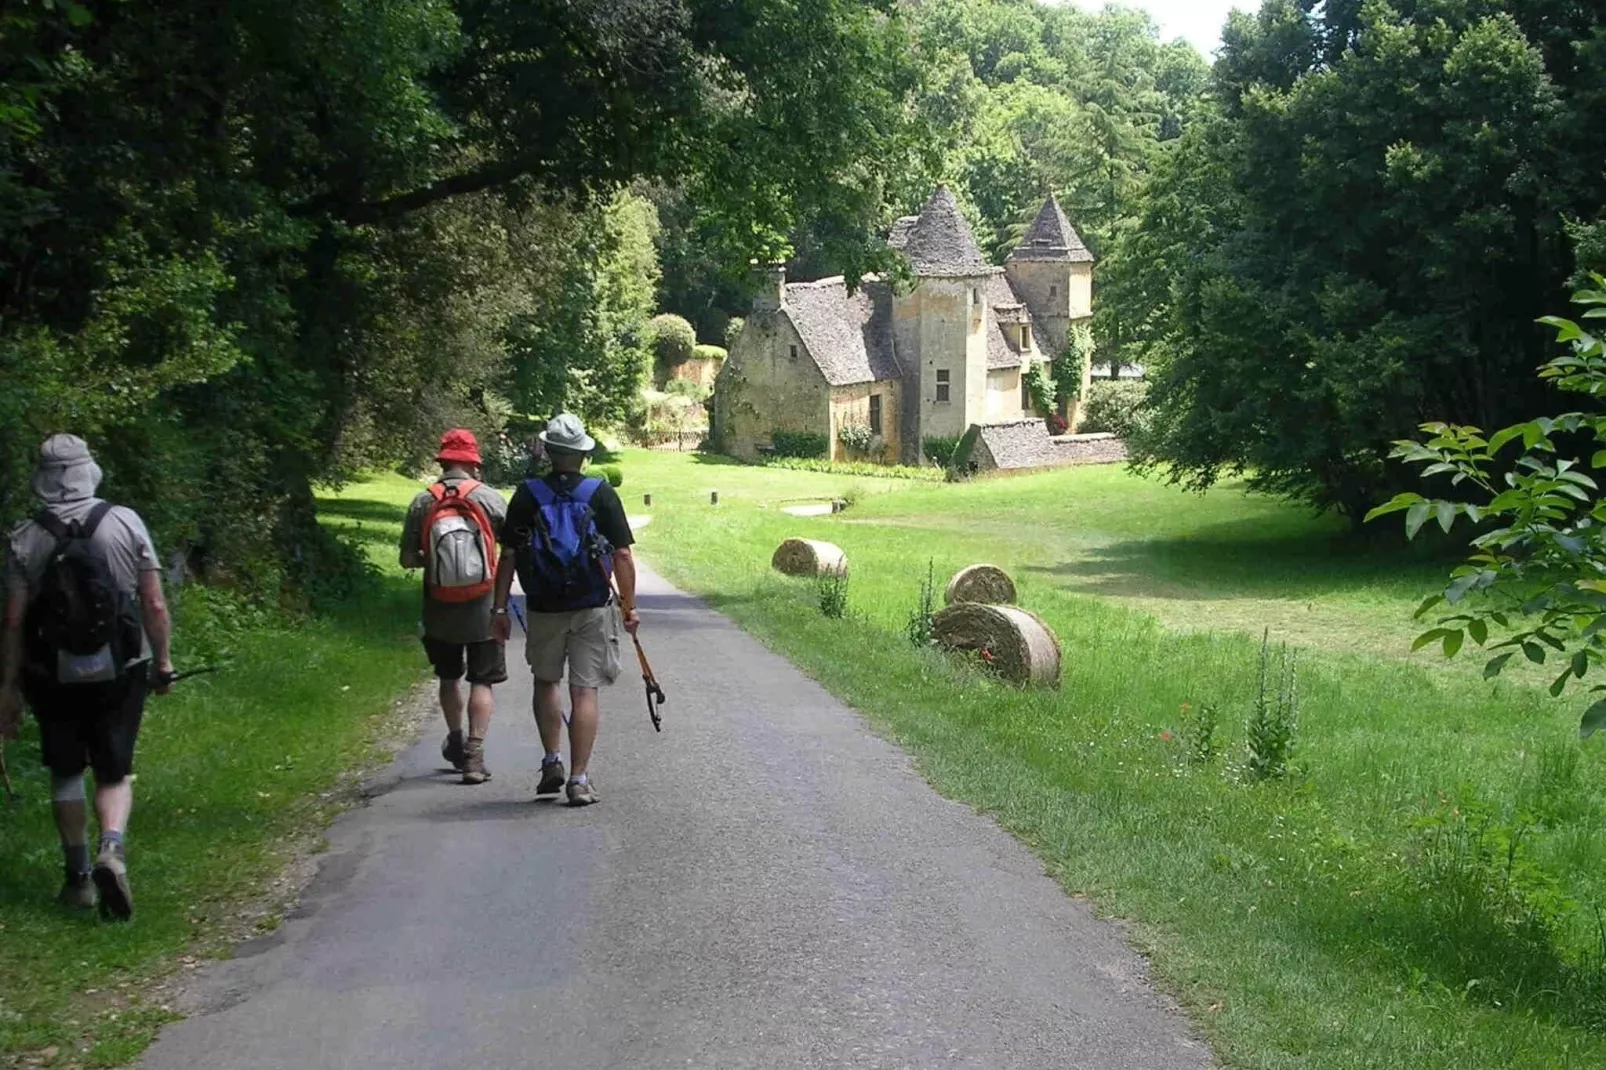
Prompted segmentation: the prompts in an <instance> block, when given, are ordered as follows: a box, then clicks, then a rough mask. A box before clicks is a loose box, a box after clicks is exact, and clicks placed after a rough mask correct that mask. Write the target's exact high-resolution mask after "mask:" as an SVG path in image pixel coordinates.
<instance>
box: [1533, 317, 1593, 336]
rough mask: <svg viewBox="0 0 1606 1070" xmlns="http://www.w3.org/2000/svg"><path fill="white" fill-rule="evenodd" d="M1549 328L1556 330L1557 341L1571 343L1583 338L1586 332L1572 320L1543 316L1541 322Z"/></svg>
mask: <svg viewBox="0 0 1606 1070" xmlns="http://www.w3.org/2000/svg"><path fill="white" fill-rule="evenodd" d="M1539 322H1540V323H1543V324H1545V325H1547V326H1550V327H1554V328H1556V341H1558V342H1571V341H1572V340H1573V339H1575V338H1581V337H1583V334H1584V332H1583V331H1581V330H1580V329H1579V327H1578V324H1576V323H1574V322H1573V321H1572V320H1568V319H1563V318H1562V317H1560V316H1543V317H1541V318H1540V320H1539Z"/></svg>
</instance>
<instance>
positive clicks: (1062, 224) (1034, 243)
mask: <svg viewBox="0 0 1606 1070" xmlns="http://www.w3.org/2000/svg"><path fill="white" fill-rule="evenodd" d="M1009 258H1010V259H1011V260H1061V261H1065V262H1068V263H1072V264H1091V263H1092V262H1093V254H1092V253H1090V252H1088V251H1087V246H1086V245H1083V244H1082V236H1081V235H1080V234H1078V233H1076V228H1075V227H1073V226H1071V221H1070V220H1069V219H1067V218H1065V211H1064V209H1062V208H1061V207H1060V202H1059V198H1058V197H1056V196H1054V194H1052V193H1050V194H1049V195H1048V200H1046V201H1044V202H1043V207H1042V208H1041V209H1040V210H1039V211H1038V213H1037V218H1036V219H1035V220H1033V221H1032V225H1031V226H1030V227H1029V228H1027V231H1026V236H1025V237H1023V238H1022V239H1021V243H1020V245H1019V246H1017V247H1016V248H1015V251H1014V252H1012V253H1010V254H1009Z"/></svg>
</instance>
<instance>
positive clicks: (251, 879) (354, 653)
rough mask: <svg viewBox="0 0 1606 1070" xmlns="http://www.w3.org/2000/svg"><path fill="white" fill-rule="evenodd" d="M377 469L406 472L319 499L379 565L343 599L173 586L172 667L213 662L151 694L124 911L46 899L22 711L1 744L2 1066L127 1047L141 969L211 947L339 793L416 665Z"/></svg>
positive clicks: (139, 1031) (158, 1013) (102, 1060)
mask: <svg viewBox="0 0 1606 1070" xmlns="http://www.w3.org/2000/svg"><path fill="white" fill-rule="evenodd" d="M378 487H388V488H390V489H391V491H392V492H393V496H394V495H395V494H397V493H401V492H404V491H405V490H406V484H405V481H402V480H390V481H386V482H383V483H381V484H377V485H366V486H365V487H363V488H359V489H356V490H354V491H352V492H348V493H347V494H346V495H337V496H331V497H330V498H328V499H326V501H325V503H324V504H325V513H326V520H327V522H329V523H332V524H335V525H338V526H340V527H343V528H346V529H348V530H350V531H351V532H352V533H353V534H355V535H357V536H358V537H359V538H360V539H361V540H363V542H364V545H365V547H366V548H367V549H369V550H370V552H371V553H372V555H373V558H374V560H375V561H376V562H377V563H378V564H380V565H381V566H382V567H383V568H384V569H385V571H384V572H383V574H382V575H381V576H380V577H379V578H378V579H376V581H375V582H374V583H372V584H371V585H369V586H368V587H366V588H365V589H364V591H363V593H362V595H361V596H360V597H358V598H356V599H354V600H353V601H352V603H351V604H350V605H349V606H348V607H347V608H345V609H344V610H342V611H340V612H338V613H334V614H330V615H325V616H318V617H312V618H301V619H298V620H296V621H295V622H294V623H291V622H289V621H287V620H286V619H284V618H282V617H279V616H277V615H275V614H269V613H249V612H242V611H241V610H240V608H239V607H238V606H236V605H232V604H230V603H228V602H226V601H225V600H222V599H219V598H216V597H213V596H209V595H208V592H205V591H199V590H195V589H188V590H185V591H182V592H180V593H178V594H177V595H176V616H177V625H176V633H175V642H174V646H175V660H176V662H177V663H178V665H179V667H180V668H181V669H182V668H185V667H192V668H193V667H196V666H197V665H200V664H204V663H217V664H220V665H221V666H222V667H223V671H222V672H220V673H219V674H217V675H215V676H208V677H198V678H196V679H194V680H190V681H185V682H183V683H181V684H179V685H178V686H177V687H175V689H174V691H173V693H172V694H171V695H169V696H166V697H164V698H154V699H152V700H151V702H150V703H149V705H148V706H147V711H146V720H145V728H144V731H143V733H142V735H141V737H140V746H139V751H138V755H137V769H138V774H137V781H136V785H135V806H134V816H133V820H132V822H131V824H130V829H129V837H128V851H129V865H130V877H131V880H132V883H133V888H134V897H135V919H134V922H133V923H132V924H129V925H116V924H103V923H101V922H99V921H97V920H94V919H85V918H80V917H74V916H70V915H66V914H64V913H63V912H61V911H60V910H58V909H57V908H56V907H55V905H54V903H53V902H52V901H51V899H52V896H54V894H55V892H56V889H57V888H58V887H59V885H60V881H61V856H60V853H59V851H58V848H57V845H56V834H55V830H54V825H53V824H52V822H51V817H50V803H49V798H50V791H49V777H48V774H47V773H46V772H45V770H43V769H42V768H40V766H39V763H38V746H37V737H36V735H35V733H34V728H33V725H32V722H31V720H30V722H29V726H28V728H27V730H26V734H25V735H24V738H23V739H22V740H21V741H20V742H17V743H12V744H10V745H8V747H7V751H6V756H7V759H8V763H9V765H10V767H11V773H12V777H13V779H14V780H15V781H16V786H17V792H18V796H19V798H18V802H17V805H16V806H15V807H14V808H13V809H10V810H4V809H0V1065H6V1064H7V1063H8V1062H12V1063H17V1064H18V1065H40V1064H41V1062H42V1063H43V1065H50V1066H58V1067H67V1066H106V1065H115V1064H118V1063H121V1062H125V1061H127V1060H129V1059H131V1058H133V1057H134V1056H135V1055H137V1054H138V1053H139V1052H140V1051H141V1050H143V1048H144V1047H145V1045H146V1044H147V1043H148V1042H149V1040H150V1038H151V1037H152V1036H153V1035H154V1033H155V1030H156V1029H157V1027H158V1026H159V1025H160V1024H161V1023H162V1022H163V1021H164V1020H166V1019H167V1017H168V1016H169V1015H168V1014H167V1012H165V1011H164V1010H163V1009H162V1007H161V1006H160V1004H159V1002H158V1001H157V1000H156V999H146V998H144V994H145V992H146V991H147V989H146V986H145V984H144V982H145V981H147V980H148V979H150V978H151V977H153V976H156V975H159V974H161V973H162V972H163V971H164V970H166V969H167V968H169V967H170V966H171V965H172V963H173V959H174V957H175V956H176V955H178V954H180V953H181V952H186V951H193V952H197V953H201V954H205V953H208V952H213V951H217V950H220V948H221V945H220V943H219V937H220V934H222V933H223V932H225V931H233V930H236V929H237V928H238V925H239V918H238V911H239V904H240V902H241V901H242V899H243V898H245V897H248V896H250V895H251V894H252V893H254V892H258V891H260V890H261V889H262V888H263V887H264V885H265V882H266V881H268V880H269V879H271V878H272V877H273V876H274V875H276V874H277V873H278V872H279V871H280V870H281V869H282V867H283V865H284V862H285V860H286V855H285V847H286V845H287V843H288V842H289V841H290V840H291V839H292V838H294V837H298V836H302V835H304V834H306V833H308V832H311V831H313V830H316V829H317V828H319V827H321V826H322V825H323V824H324V823H325V822H327V821H328V820H329V819H330V818H331V817H332V816H333V814H334V813H335V812H336V810H337V809H338V808H339V807H340V806H341V805H343V804H344V802H345V801H347V800H346V799H345V798H344V797H342V796H341V795H340V794H338V793H334V792H333V791H332V789H333V788H334V787H335V786H336V783H337V781H338V780H339V778H340V775H341V774H342V773H344V772H346V771H348V770H351V769H353V768H354V767H357V766H360V765H362V764H364V763H365V762H367V761H369V760H372V759H374V758H377V757H380V756H381V755H380V752H379V751H378V750H377V745H378V744H379V743H380V742H381V737H380V732H381V728H382V726H383V724H384V723H385V722H386V720H387V714H388V713H390V711H392V709H393V708H394V703H395V702H396V701H397V699H398V698H399V696H400V695H401V694H402V692H403V691H405V689H407V688H408V687H409V686H410V685H412V684H413V683H415V682H416V681H417V680H419V679H420V678H421V677H422V675H423V672H422V668H421V662H420V660H419V654H418V650H417V640H416V637H415V626H416V625H415V622H416V619H417V611H416V599H417V593H416V587H415V586H414V585H413V584H412V583H409V582H407V581H406V580H405V579H404V578H403V577H402V576H401V574H400V573H399V571H398V570H396V569H395V568H394V567H393V566H394V558H395V540H396V538H397V537H398V536H399V534H400V511H399V509H397V508H396V507H395V506H394V505H392V504H389V503H387V502H384V501H373V500H367V499H365V498H362V497H360V496H359V495H368V496H369V497H370V498H371V497H373V496H374V495H375V494H376V492H377V488H378ZM275 921H276V919H274V918H271V917H269V918H266V919H263V920H262V921H261V922H260V923H259V924H261V925H268V926H271V925H272V924H274V923H275ZM51 1049H54V1053H53V1054H49V1053H50V1050H51ZM40 1053H47V1055H48V1057H46V1056H44V1055H41V1054H40ZM23 1060H27V1061H26V1062H25V1063H24V1062H23Z"/></svg>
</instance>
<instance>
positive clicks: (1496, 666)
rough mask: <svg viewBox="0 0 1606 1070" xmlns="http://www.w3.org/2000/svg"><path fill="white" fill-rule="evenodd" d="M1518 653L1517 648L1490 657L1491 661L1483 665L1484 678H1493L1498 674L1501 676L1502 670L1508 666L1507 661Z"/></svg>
mask: <svg viewBox="0 0 1606 1070" xmlns="http://www.w3.org/2000/svg"><path fill="white" fill-rule="evenodd" d="M1516 653H1517V652H1516V651H1515V650H1508V651H1506V652H1505V653H1504V654H1500V655H1498V656H1496V657H1492V658H1490V659H1489V663H1488V664H1487V665H1485V666H1484V667H1483V678H1484V679H1485V680H1493V679H1494V678H1495V677H1496V676H1499V675H1500V671H1501V670H1502V669H1504V668H1505V667H1506V662H1508V661H1510V660H1511V659H1512V658H1513V657H1515V656H1516Z"/></svg>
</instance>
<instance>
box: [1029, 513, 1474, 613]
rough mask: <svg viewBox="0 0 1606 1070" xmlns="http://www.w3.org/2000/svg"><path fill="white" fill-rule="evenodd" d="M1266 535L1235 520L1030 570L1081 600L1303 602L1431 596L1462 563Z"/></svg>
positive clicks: (1440, 550) (1376, 544) (1392, 549)
mask: <svg viewBox="0 0 1606 1070" xmlns="http://www.w3.org/2000/svg"><path fill="white" fill-rule="evenodd" d="M1262 528H1263V525H1261V524H1260V523H1258V522H1256V521H1233V522H1230V523H1227V524H1218V525H1215V526H1213V527H1210V528H1204V529H1201V531H1200V533H1199V534H1198V535H1197V536H1194V537H1190V538H1185V539H1175V538H1173V539H1132V540H1127V541H1124V542H1117V543H1113V544H1111V545H1107V546H1100V547H1094V548H1090V549H1089V550H1088V551H1087V553H1086V554H1085V555H1084V556H1083V557H1081V558H1080V559H1078V560H1075V561H1065V562H1061V563H1059V564H1053V565H1028V566H1026V567H1025V568H1024V570H1023V571H1025V572H1028V573H1033V574H1037V575H1042V576H1052V577H1059V578H1061V579H1062V580H1064V581H1065V582H1064V584H1063V586H1064V587H1065V588H1066V589H1068V590H1071V591H1075V592H1077V593H1081V594H1094V595H1106V596H1113V597H1138V598H1174V599H1196V598H1199V597H1201V596H1207V597H1211V598H1265V597H1273V598H1293V599H1299V598H1316V597H1321V596H1325V595H1331V594H1344V593H1347V592H1352V591H1359V590H1363V589H1367V588H1373V589H1375V588H1378V587H1398V586H1401V585H1406V586H1413V587H1415V586H1420V587H1421V588H1422V589H1423V590H1424V591H1426V590H1428V589H1430V588H1431V587H1432V586H1433V585H1434V584H1435V583H1437V582H1439V581H1441V580H1442V579H1443V578H1444V576H1445V575H1446V573H1447V572H1448V570H1449V568H1450V567H1452V565H1453V562H1454V561H1455V560H1456V553H1455V550H1454V549H1453V548H1448V547H1446V546H1444V545H1443V544H1438V545H1433V546H1428V545H1424V546H1420V547H1418V546H1410V547H1402V546H1400V545H1399V544H1398V543H1397V542H1395V541H1394V540H1392V539H1383V538H1378V537H1376V536H1372V537H1365V538H1362V537H1357V536H1354V535H1349V534H1343V535H1332V536H1329V537H1327V538H1321V537H1312V536H1311V535H1309V534H1301V535H1298V536H1295V535H1291V534H1273V535H1267V534H1266V533H1265V532H1264V531H1263V530H1262Z"/></svg>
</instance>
